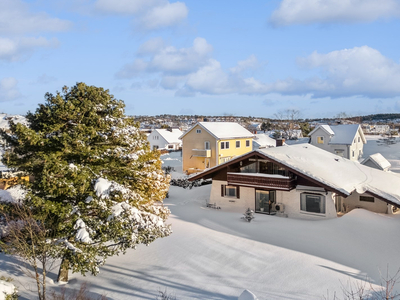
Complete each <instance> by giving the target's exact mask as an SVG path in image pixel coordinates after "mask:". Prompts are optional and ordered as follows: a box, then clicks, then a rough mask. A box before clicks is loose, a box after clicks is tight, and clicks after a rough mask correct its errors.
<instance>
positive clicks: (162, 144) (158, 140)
mask: <svg viewBox="0 0 400 300" xmlns="http://www.w3.org/2000/svg"><path fill="white" fill-rule="evenodd" d="M147 140H148V141H149V143H150V149H151V150H153V149H154V146H157V147H158V148H159V149H168V147H167V146H168V142H167V141H166V140H165V139H164V138H163V137H162V136H161V135H160V134H159V133H158V132H157V131H156V130H153V131H152V132H151V133H150V134H149V135H148V136H147Z"/></svg>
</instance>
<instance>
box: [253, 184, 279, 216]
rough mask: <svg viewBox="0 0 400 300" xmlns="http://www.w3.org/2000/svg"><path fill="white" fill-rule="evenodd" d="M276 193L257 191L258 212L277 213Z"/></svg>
mask: <svg viewBox="0 0 400 300" xmlns="http://www.w3.org/2000/svg"><path fill="white" fill-rule="evenodd" d="M275 198H276V192H275V191H262V190H256V212H261V213H268V214H270V213H271V212H273V213H275V212H276V210H275Z"/></svg>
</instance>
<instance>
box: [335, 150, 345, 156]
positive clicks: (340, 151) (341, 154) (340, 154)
mask: <svg viewBox="0 0 400 300" xmlns="http://www.w3.org/2000/svg"><path fill="white" fill-rule="evenodd" d="M335 154H336V155H339V156H341V157H344V150H343V149H335Z"/></svg>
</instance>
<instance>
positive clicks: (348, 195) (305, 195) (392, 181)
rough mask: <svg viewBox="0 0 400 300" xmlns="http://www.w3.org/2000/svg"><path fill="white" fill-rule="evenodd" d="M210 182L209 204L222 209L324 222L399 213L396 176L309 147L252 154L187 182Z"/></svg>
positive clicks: (295, 147)
mask: <svg viewBox="0 0 400 300" xmlns="http://www.w3.org/2000/svg"><path fill="white" fill-rule="evenodd" d="M201 178H202V179H207V178H212V188H211V194H210V200H209V202H210V203H211V204H215V205H216V206H217V207H221V209H223V210H229V211H235V212H242V213H243V212H244V211H245V210H246V209H247V208H251V209H253V210H254V211H255V212H257V213H264V214H265V213H267V214H277V215H280V216H285V217H294V218H305V219H329V218H335V217H336V216H337V215H338V214H344V213H347V212H349V211H351V210H352V209H356V208H364V209H367V210H370V211H373V212H377V213H392V212H393V208H394V207H397V208H400V177H399V176H398V175H397V174H394V173H392V172H384V171H381V170H377V169H374V168H370V167H368V166H364V165H361V164H360V163H358V162H356V161H351V160H348V159H346V158H343V157H339V156H337V155H335V154H333V153H330V152H328V151H324V150H322V149H319V148H317V147H315V146H313V145H310V144H299V145H292V146H281V147H275V148H264V149H259V150H254V151H252V152H250V153H247V154H244V155H241V156H239V157H236V158H234V159H232V160H231V161H228V162H226V163H224V164H221V165H219V166H216V167H213V168H211V169H208V170H205V171H204V172H202V173H200V174H196V175H194V176H192V177H190V178H189V180H196V179H201Z"/></svg>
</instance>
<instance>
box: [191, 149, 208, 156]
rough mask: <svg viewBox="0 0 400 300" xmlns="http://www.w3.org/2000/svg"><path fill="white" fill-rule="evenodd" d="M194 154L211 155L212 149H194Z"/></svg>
mask: <svg viewBox="0 0 400 300" xmlns="http://www.w3.org/2000/svg"><path fill="white" fill-rule="evenodd" d="M192 156H196V157H211V149H192Z"/></svg>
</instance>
